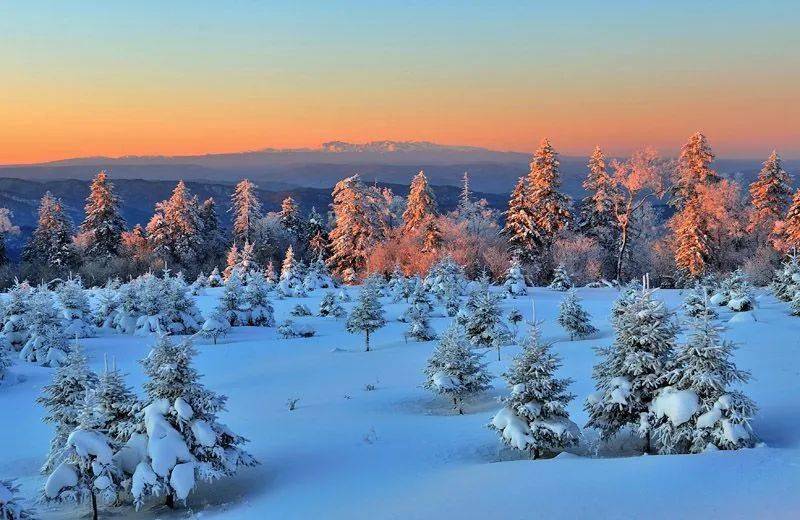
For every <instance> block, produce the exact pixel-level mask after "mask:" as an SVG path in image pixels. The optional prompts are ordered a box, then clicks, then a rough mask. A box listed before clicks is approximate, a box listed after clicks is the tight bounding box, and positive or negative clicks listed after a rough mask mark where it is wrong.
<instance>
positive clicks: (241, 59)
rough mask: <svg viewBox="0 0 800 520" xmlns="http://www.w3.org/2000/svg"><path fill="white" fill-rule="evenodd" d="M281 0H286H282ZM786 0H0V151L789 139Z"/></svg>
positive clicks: (61, 154)
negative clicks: (699, 135)
mask: <svg viewBox="0 0 800 520" xmlns="http://www.w3.org/2000/svg"><path fill="white" fill-rule="evenodd" d="M291 4H296V5H291ZM799 11H800V9H798V5H797V3H796V2H792V1H785V2H765V1H762V2H736V1H716V2H713V1H708V2H697V1H692V2H689V1H687V2H679V1H672V0H670V1H652V2H625V1H614V2H604V1H594V2H573V1H561V2H550V1H548V2H533V1H530V2H521V1H509V2H503V1H493V2H477V1H476V2H435V1H425V2H409V1H406V2H397V3H393V2H388V1H385V2H384V1H372V2H334V1H320V2H312V1H308V0H303V1H300V2H251V1H224V2H218V1H217V2H210V1H209V2H204V1H198V0H192V1H185V2H184V1H168V2H155V1H153V2H150V1H142V0H137V1H136V2H108V1H94V2H88V1H68V2H66V1H56V0H54V1H51V2H43V1H31V0H26V1H24V2H23V1H8V2H0V163H21V162H36V161H44V160H52V159H60V158H66V157H75V156H87V155H112V156H117V155H128V154H136V155H144V154H192V153H205V152H224V151H239V150H252V149H259V148H265V147H301V146H308V147H316V146H318V145H319V144H320V143H322V142H323V141H327V140H348V141H356V142H361V141H368V140H376V139H397V140H429V141H435V142H439V143H445V144H469V145H477V146H486V147H490V148H496V149H502V150H519V151H529V150H532V149H533V148H534V147H535V145H536V144H537V143H538V142H539V141H540V139H541V138H542V137H543V136H549V137H550V138H551V139H552V141H553V143H554V145H555V146H556V147H557V149H558V150H559V151H560V152H562V153H564V154H570V155H578V154H581V155H585V154H588V153H589V151H590V150H591V148H592V147H593V146H594V145H595V144H600V145H602V146H603V147H604V148H605V149H607V151H608V152H610V153H614V154H623V153H626V152H629V151H630V150H631V149H633V148H636V147H639V146H642V145H644V144H651V145H654V146H656V147H658V148H660V149H662V150H664V151H665V152H672V151H674V150H675V149H677V147H678V146H679V145H680V144H681V142H683V141H684V140H685V139H686V137H687V136H688V135H690V134H691V133H692V132H694V131H696V130H702V131H703V132H704V133H706V134H707V135H708V136H709V138H710V140H711V143H712V145H713V146H714V149H715V151H716V152H717V154H718V155H720V156H727V157H766V155H767V154H768V153H769V151H770V150H771V149H772V148H777V149H778V150H779V151H780V152H781V153H782V154H783V155H784V156H785V157H793V158H798V157H800V105H799V104H798V97H800V31H799V30H798V26H799V25H800V14H799Z"/></svg>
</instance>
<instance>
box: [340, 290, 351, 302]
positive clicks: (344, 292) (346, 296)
mask: <svg viewBox="0 0 800 520" xmlns="http://www.w3.org/2000/svg"><path fill="white" fill-rule="evenodd" d="M336 299H337V300H339V301H340V302H349V301H351V300H352V298H350V293H348V292H347V290H345V289H344V288H342V289H339V293H338V294H337V295H336Z"/></svg>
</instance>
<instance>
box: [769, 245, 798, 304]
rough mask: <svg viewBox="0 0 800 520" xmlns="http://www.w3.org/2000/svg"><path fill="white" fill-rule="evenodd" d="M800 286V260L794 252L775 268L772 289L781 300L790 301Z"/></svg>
mask: <svg viewBox="0 0 800 520" xmlns="http://www.w3.org/2000/svg"><path fill="white" fill-rule="evenodd" d="M798 288H800V260H799V259H798V256H797V255H794V254H793V255H789V256H788V257H787V258H786V260H785V261H784V262H783V263H782V264H781V266H780V267H778V268H777V269H776V270H775V276H774V278H773V280H772V283H771V284H770V289H772V293H773V294H774V295H775V297H776V298H778V299H779V300H782V301H785V302H790V301H792V298H793V297H794V295H795V294H796V293H797V290H798Z"/></svg>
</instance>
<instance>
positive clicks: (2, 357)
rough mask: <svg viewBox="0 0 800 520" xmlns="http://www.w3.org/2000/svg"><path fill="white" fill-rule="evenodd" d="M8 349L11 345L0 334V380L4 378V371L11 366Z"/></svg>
mask: <svg viewBox="0 0 800 520" xmlns="http://www.w3.org/2000/svg"><path fill="white" fill-rule="evenodd" d="M10 350H11V345H10V344H9V343H8V340H7V339H6V338H4V337H2V336H0V382H1V381H3V380H4V379H5V378H6V372H7V371H8V368H9V367H10V366H11V356H10V352H9V351H10Z"/></svg>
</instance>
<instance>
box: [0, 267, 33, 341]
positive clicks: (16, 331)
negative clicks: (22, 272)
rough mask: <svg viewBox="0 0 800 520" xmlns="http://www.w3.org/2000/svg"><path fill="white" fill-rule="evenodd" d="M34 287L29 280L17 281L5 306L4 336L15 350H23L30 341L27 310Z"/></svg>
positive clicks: (9, 293)
mask: <svg viewBox="0 0 800 520" xmlns="http://www.w3.org/2000/svg"><path fill="white" fill-rule="evenodd" d="M32 292H33V289H32V288H31V286H30V285H28V283H27V282H18V281H15V282H14V285H12V286H11V289H9V291H8V299H7V300H6V301H5V306H4V308H3V336H4V337H5V339H6V340H7V341H8V344H9V345H10V346H11V347H12V348H13V349H14V350H21V349H22V347H23V346H24V345H25V342H26V341H28V335H29V332H28V325H27V324H26V320H25V310H26V309H27V307H28V303H29V300H30V297H31V293H32Z"/></svg>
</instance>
